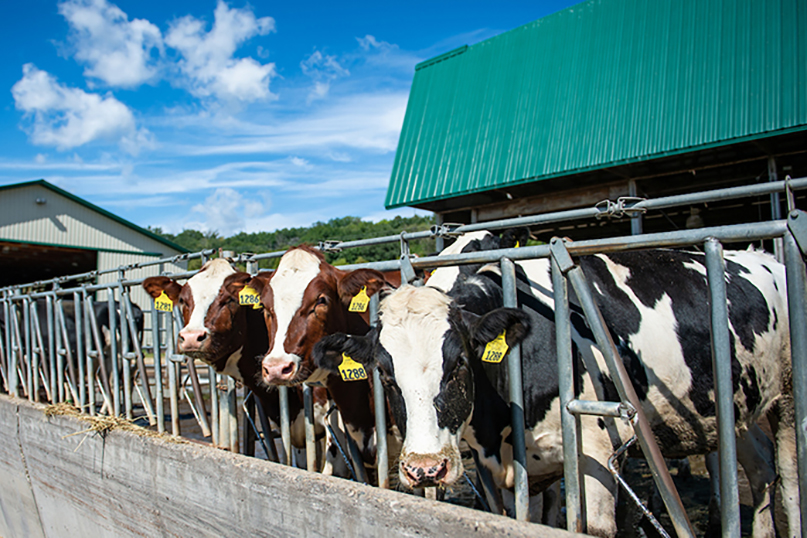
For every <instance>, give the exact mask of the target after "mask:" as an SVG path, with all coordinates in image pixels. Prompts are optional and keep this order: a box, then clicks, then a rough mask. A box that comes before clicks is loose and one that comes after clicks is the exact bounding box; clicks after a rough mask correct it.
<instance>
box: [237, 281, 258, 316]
mask: <svg viewBox="0 0 807 538" xmlns="http://www.w3.org/2000/svg"><path fill="white" fill-rule="evenodd" d="M238 304H240V305H241V306H252V308H253V309H255V310H259V309H260V308H261V297H260V295H258V292H257V291H255V290H254V289H253V288H250V287H249V286H244V288H243V289H242V290H241V291H239V292H238Z"/></svg>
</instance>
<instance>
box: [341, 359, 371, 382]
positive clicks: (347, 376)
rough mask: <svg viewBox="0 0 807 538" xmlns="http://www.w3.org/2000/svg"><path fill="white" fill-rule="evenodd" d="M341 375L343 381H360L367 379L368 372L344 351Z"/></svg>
mask: <svg viewBox="0 0 807 538" xmlns="http://www.w3.org/2000/svg"><path fill="white" fill-rule="evenodd" d="M339 375H341V376H342V381H360V380H362V379H367V372H365V371H364V366H362V365H361V364H359V363H358V362H356V361H354V360H353V359H351V358H350V357H348V356H347V355H346V354H344V353H342V364H340V365H339Z"/></svg>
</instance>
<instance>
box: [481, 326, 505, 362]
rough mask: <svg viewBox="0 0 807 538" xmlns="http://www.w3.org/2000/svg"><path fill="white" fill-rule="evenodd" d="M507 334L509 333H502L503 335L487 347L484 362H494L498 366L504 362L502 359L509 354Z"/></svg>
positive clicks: (483, 357) (483, 355)
mask: <svg viewBox="0 0 807 538" xmlns="http://www.w3.org/2000/svg"><path fill="white" fill-rule="evenodd" d="M506 332H507V331H502V334H500V335H499V336H497V337H496V338H494V339H493V340H492V341H490V342H488V343H487V345H486V346H485V352H484V353H482V360H483V361H484V362H492V363H496V364H498V363H500V362H502V359H503V358H504V356H505V355H506V354H507V350H508V349H509V346H508V345H507V341H506V340H505V338H504V337H505V334H506Z"/></svg>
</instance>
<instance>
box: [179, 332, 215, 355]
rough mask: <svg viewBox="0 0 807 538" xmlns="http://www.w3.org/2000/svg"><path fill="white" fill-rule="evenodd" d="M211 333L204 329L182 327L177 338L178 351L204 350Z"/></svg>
mask: <svg viewBox="0 0 807 538" xmlns="http://www.w3.org/2000/svg"><path fill="white" fill-rule="evenodd" d="M208 337H209V335H208V333H207V331H206V330H204V329H199V330H195V329H182V330H181V331H179V338H178V339H177V351H178V352H179V353H192V352H194V351H202V350H203V346H204V345H205V344H206V343H207V342H208V340H209V338H208Z"/></svg>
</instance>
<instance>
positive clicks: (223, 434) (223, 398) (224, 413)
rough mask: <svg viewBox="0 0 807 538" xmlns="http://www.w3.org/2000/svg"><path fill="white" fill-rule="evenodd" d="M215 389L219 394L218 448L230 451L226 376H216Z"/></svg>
mask: <svg viewBox="0 0 807 538" xmlns="http://www.w3.org/2000/svg"><path fill="white" fill-rule="evenodd" d="M216 389H217V392H219V391H220V392H219V445H218V446H219V447H220V448H225V449H230V448H232V446H231V445H230V412H229V410H228V409H227V400H228V398H229V394H228V393H227V376H225V375H223V374H221V375H219V374H216Z"/></svg>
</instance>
